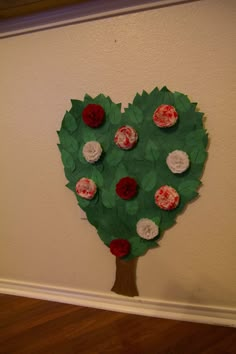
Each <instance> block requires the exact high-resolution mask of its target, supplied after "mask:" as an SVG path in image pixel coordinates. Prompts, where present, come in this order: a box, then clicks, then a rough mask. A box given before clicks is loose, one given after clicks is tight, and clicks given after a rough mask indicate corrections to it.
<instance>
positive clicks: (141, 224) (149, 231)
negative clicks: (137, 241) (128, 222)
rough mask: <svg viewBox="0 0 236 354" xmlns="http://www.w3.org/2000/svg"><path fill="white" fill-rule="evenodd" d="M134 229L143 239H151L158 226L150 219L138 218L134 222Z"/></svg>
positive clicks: (155, 234) (156, 232)
mask: <svg viewBox="0 0 236 354" xmlns="http://www.w3.org/2000/svg"><path fill="white" fill-rule="evenodd" d="M136 230H137V234H138V235H139V236H140V237H141V238H144V239H145V240H152V239H153V238H154V237H156V236H157V235H158V233H159V227H158V226H157V225H156V224H155V223H154V221H152V220H150V219H140V220H139V221H138V222H137V224H136Z"/></svg>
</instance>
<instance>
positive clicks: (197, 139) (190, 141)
mask: <svg viewBox="0 0 236 354" xmlns="http://www.w3.org/2000/svg"><path fill="white" fill-rule="evenodd" d="M205 137H206V131H205V130H204V129H197V130H194V131H192V132H190V133H188V134H187V135H186V138H185V142H186V145H187V146H196V145H198V144H203V143H204V138H205Z"/></svg>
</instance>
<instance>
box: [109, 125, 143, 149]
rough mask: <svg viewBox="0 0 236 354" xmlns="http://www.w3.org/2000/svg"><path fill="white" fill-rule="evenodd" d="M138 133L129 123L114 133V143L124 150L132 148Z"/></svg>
mask: <svg viewBox="0 0 236 354" xmlns="http://www.w3.org/2000/svg"><path fill="white" fill-rule="evenodd" d="M137 140H138V134H137V132H136V130H135V129H134V128H132V127H130V126H129V125H124V126H123V127H121V128H119V129H118V130H117V132H116V134H115V138H114V141H115V143H116V145H117V146H118V147H119V148H121V149H125V150H129V149H132V148H133V147H134V145H135V144H136V143H137Z"/></svg>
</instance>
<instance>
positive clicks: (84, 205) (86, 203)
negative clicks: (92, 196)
mask: <svg viewBox="0 0 236 354" xmlns="http://www.w3.org/2000/svg"><path fill="white" fill-rule="evenodd" d="M77 199H78V204H79V206H80V207H81V208H82V209H84V208H87V207H88V206H89V204H90V200H88V199H84V198H81V197H79V196H77Z"/></svg>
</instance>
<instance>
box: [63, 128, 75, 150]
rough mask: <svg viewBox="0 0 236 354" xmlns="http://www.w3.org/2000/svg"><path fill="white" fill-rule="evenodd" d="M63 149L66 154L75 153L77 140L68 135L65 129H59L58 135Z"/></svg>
mask: <svg viewBox="0 0 236 354" xmlns="http://www.w3.org/2000/svg"><path fill="white" fill-rule="evenodd" d="M58 135H59V138H60V142H61V144H62V146H63V148H64V149H65V150H66V151H68V152H76V151H77V150H78V143H77V140H76V139H75V138H74V137H73V136H72V135H70V134H69V133H68V132H67V131H66V130H65V129H63V128H62V129H61V130H60V131H59V133H58Z"/></svg>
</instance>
